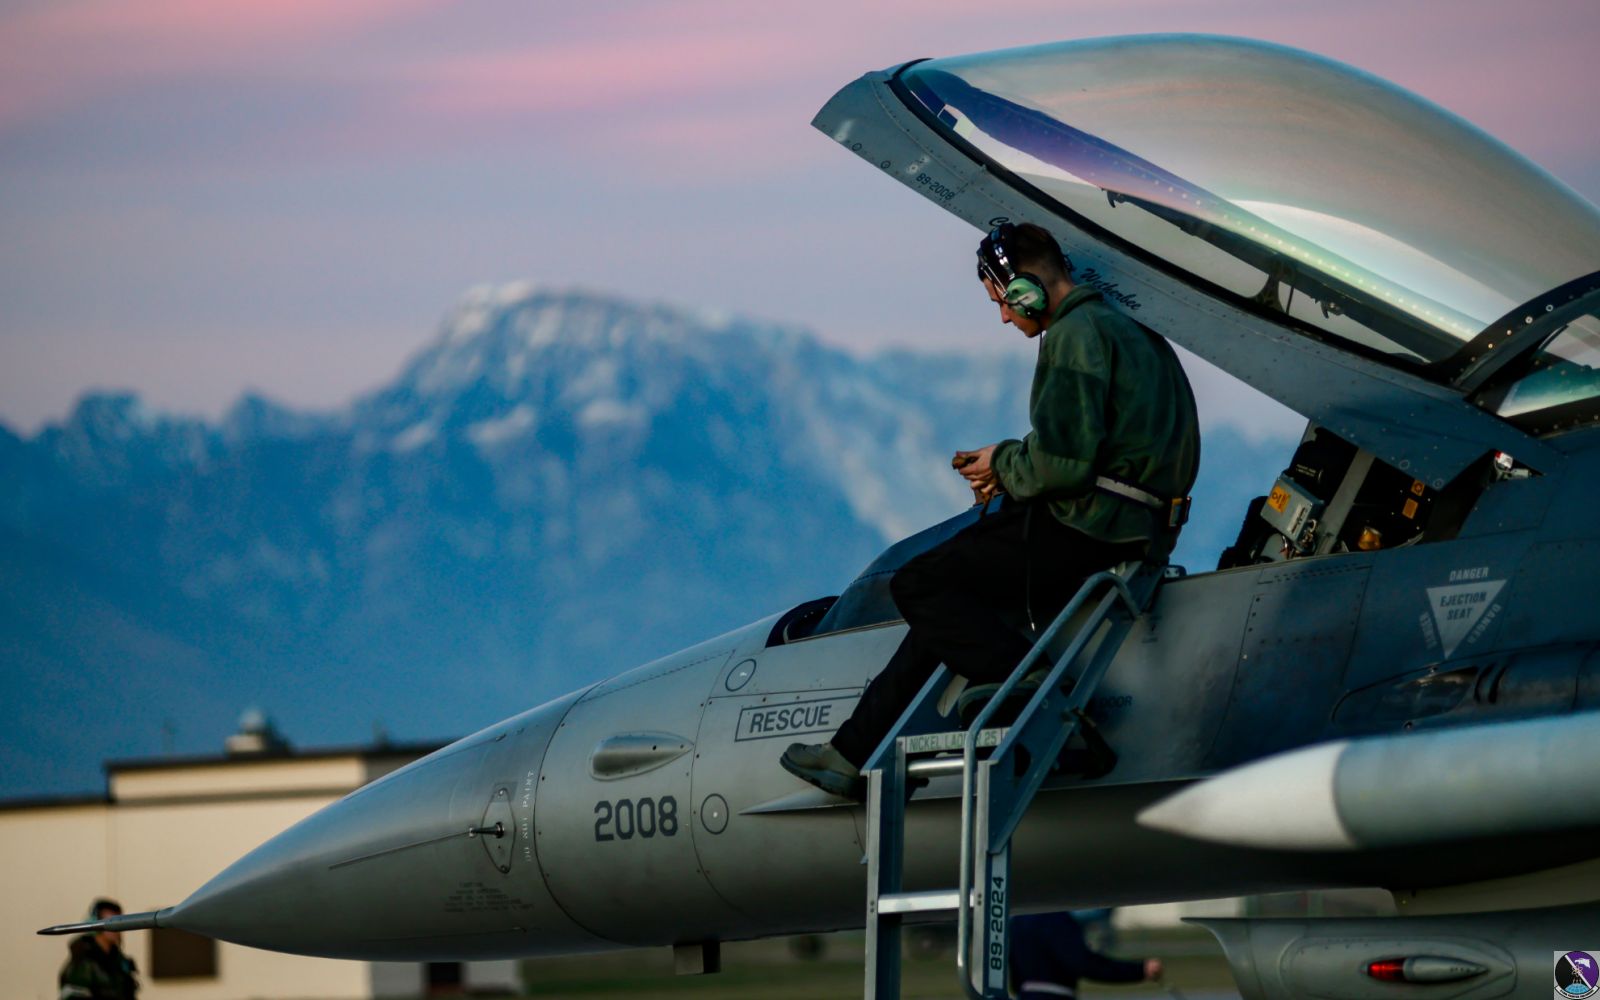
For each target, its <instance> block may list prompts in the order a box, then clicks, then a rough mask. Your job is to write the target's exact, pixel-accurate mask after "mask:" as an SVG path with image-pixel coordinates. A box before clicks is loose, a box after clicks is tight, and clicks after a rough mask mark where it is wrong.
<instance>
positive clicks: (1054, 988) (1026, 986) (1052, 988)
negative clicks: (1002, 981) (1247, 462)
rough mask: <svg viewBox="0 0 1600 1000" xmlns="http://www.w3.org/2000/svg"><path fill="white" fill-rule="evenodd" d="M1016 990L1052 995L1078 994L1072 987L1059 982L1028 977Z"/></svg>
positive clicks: (1070, 995)
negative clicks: (1048, 981)
mask: <svg viewBox="0 0 1600 1000" xmlns="http://www.w3.org/2000/svg"><path fill="white" fill-rule="evenodd" d="M1017 992H1018V993H1019V994H1020V993H1048V994H1049V995H1050V996H1053V997H1075V996H1077V995H1078V994H1077V991H1075V990H1073V988H1072V987H1070V986H1062V985H1061V984H1060V983H1047V982H1044V981H1042V980H1038V979H1030V980H1028V981H1027V982H1025V983H1023V984H1022V986H1021V988H1020V989H1018V990H1017Z"/></svg>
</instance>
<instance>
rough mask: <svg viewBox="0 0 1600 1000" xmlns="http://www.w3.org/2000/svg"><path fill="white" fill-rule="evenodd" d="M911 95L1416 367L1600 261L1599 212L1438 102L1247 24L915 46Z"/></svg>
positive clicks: (957, 130)
mask: <svg viewBox="0 0 1600 1000" xmlns="http://www.w3.org/2000/svg"><path fill="white" fill-rule="evenodd" d="M898 82H899V83H900V85H901V87H902V88H903V93H904V94H905V95H906V96H907V97H908V98H909V99H910V100H912V101H914V102H915V103H917V104H920V105H921V106H922V107H921V109H922V110H923V111H924V112H925V113H926V114H928V115H929V116H931V117H933V118H935V119H937V121H938V122H939V123H940V124H942V125H943V126H944V127H945V128H947V129H949V130H950V131H951V132H953V133H954V134H955V135H956V136H958V137H959V138H960V139H961V140H964V141H965V142H966V143H969V144H970V145H971V147H973V148H974V149H975V150H976V151H977V152H979V153H981V154H982V155H983V156H985V157H986V158H988V159H989V160H990V161H991V162H992V163H994V164H995V165H997V166H1000V167H1003V168H1005V169H1006V170H1008V171H1010V172H1011V173H1012V174H1013V175H1015V176H1016V177H1017V178H1020V179H1021V180H1022V181H1024V182H1026V183H1027V184H1028V185H1031V186H1032V187H1034V188H1036V189H1037V190H1038V191H1039V192H1042V193H1043V194H1044V195H1046V196H1048V197H1049V198H1050V199H1053V200H1054V201H1056V202H1058V203H1059V205H1060V206H1061V207H1064V208H1066V209H1068V210H1070V211H1072V212H1074V213H1076V214H1077V215H1079V216H1081V217H1083V218H1085V219H1087V220H1089V221H1090V222H1092V223H1095V224H1098V225H1099V226H1101V227H1103V228H1104V229H1105V230H1107V231H1108V232H1110V233H1111V234H1113V235H1114V236H1116V237H1120V238H1121V239H1123V240H1125V241H1127V242H1128V243H1130V244H1132V245H1133V246H1134V247H1137V248H1139V249H1141V250H1144V251H1146V252H1148V253H1150V254H1153V255H1155V256H1157V257H1159V258H1160V259H1162V260H1164V261H1167V262H1169V263H1171V264H1174V265H1176V266H1178V267H1179V268H1181V269H1183V270H1184V271H1187V272H1189V273H1190V274H1192V275H1193V276H1194V277H1197V278H1200V279H1202V280H1204V281H1205V282H1208V283H1211V284H1213V285H1216V286H1220V287H1221V288H1223V289H1226V290H1227V291H1229V292H1232V293H1234V294H1235V295H1238V296H1244V297H1248V298H1252V299H1256V300H1258V301H1263V302H1264V303H1267V304H1273V305H1275V306H1276V307H1277V308H1279V309H1282V310H1283V311H1285V312H1286V313H1287V314H1288V315H1290V316H1292V317H1293V318H1295V319H1297V320H1300V321H1302V322H1304V323H1306V324H1309V325H1311V326H1313V327H1315V328H1317V329H1319V330H1321V331H1323V332H1325V333H1327V334H1329V335H1332V336H1333V337H1336V338H1339V340H1341V341H1344V342H1348V343H1352V344H1355V345H1359V346H1360V347H1362V348H1365V349H1368V350H1370V351H1372V352H1374V353H1377V354H1379V355H1383V356H1386V357H1388V358H1390V359H1392V360H1393V361H1396V362H1400V363H1402V364H1404V365H1406V366H1407V367H1418V366H1425V365H1428V364H1430V363H1437V362H1444V361H1446V360H1447V359H1449V358H1450V357H1451V356H1452V355H1454V354H1455V353H1456V352H1457V351H1458V350H1460V349H1461V348H1462V347H1463V346H1464V345H1466V344H1467V343H1469V342H1470V341H1471V340H1472V339H1473V338H1474V337H1475V336H1476V335H1477V334H1479V333H1480V332H1481V331H1483V330H1484V329H1485V328H1486V327H1488V326H1490V325H1491V324H1492V323H1494V322H1495V321H1496V320H1498V319H1500V318H1501V317H1503V316H1505V315H1506V314H1507V313H1508V312H1510V311H1511V310H1513V309H1516V308H1518V307H1519V306H1521V305H1522V304H1523V303H1526V302H1528V301H1529V300H1532V299H1534V298H1535V297H1537V296H1539V295H1541V294H1542V293H1545V292H1547V291H1549V290H1550V289H1552V288H1555V287H1557V286H1560V285H1563V284H1566V283H1568V282H1570V281H1572V280H1573V279H1576V278H1580V277H1583V276H1586V275H1589V274H1591V273H1593V272H1595V271H1596V270H1600V213H1597V212H1596V210H1595V209H1594V207H1593V206H1591V205H1590V204H1589V203H1587V202H1586V201H1584V200H1583V199H1582V198H1580V197H1578V196H1577V195H1576V194H1574V193H1573V192H1572V191H1571V190H1569V189H1568V188H1566V187H1565V186H1563V185H1562V184H1561V183H1560V182H1558V181H1556V180H1555V179H1554V178H1553V177H1551V176H1550V175H1549V174H1547V173H1545V172H1544V171H1543V170H1541V169H1539V168H1538V167H1536V166H1534V165H1533V164H1532V163H1530V162H1528V161H1527V160H1525V159H1523V158H1522V157H1521V156H1519V155H1518V154H1517V153H1515V152H1513V151H1512V150H1511V149H1509V148H1507V147H1506V146H1504V145H1503V144H1501V143H1499V142H1497V141H1496V140H1495V139H1493V138H1491V137H1490V136H1488V135H1486V134H1484V133H1483V132H1481V131H1479V130H1478V129H1476V128H1474V127H1473V126H1471V125H1469V124H1467V123H1466V122H1464V121H1462V120H1461V119H1459V118H1457V117H1456V116H1454V115H1452V114H1450V113H1449V112H1447V111H1445V110H1444V109H1442V108H1439V107H1437V106H1436V105H1433V104H1430V103H1429V102H1427V101H1424V100H1422V99H1421V98H1419V97H1416V96H1415V95H1412V94H1409V93H1407V92H1406V91H1403V90H1401V89H1399V88H1398V87H1395V86H1393V85H1391V84H1388V83H1386V82H1384V81H1383V80H1380V79H1378V78H1376V77H1373V76H1370V75H1368V74H1365V73H1362V72H1360V71H1358V70H1355V69H1353V68H1351V67H1348V66H1344V65H1341V64H1339V63H1335V62H1332V61H1330V60H1326V59H1322V58H1320V57H1317V56H1313V55H1310V54H1308V53H1305V52H1300V51H1296V50H1293V49H1288V48H1284V47H1281V46H1276V45H1269V44H1265V43H1261V42H1252V41H1246V40H1242V39H1233V38H1216V37H1206V36H1192V35H1185V36H1177V35H1166V36H1141V37H1137V38H1111V39H1095V40H1089V41H1075V42H1061V43H1056V44H1051V45H1039V46H1033V47H1029V48H1022V49H1009V50H1005V51H1001V52H992V53H985V54H980V55H973V56H962V57H957V58H951V59H936V60H931V61H925V62H920V63H916V64H913V65H912V66H910V67H909V68H907V69H906V70H905V71H903V72H902V73H901V74H900V77H899V81H898Z"/></svg>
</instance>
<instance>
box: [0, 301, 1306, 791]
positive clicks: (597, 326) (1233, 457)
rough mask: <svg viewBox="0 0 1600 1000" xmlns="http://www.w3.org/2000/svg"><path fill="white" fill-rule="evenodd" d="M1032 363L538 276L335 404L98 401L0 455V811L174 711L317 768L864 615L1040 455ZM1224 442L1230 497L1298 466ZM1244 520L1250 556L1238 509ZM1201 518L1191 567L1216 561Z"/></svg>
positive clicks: (194, 732) (196, 744) (142, 734)
mask: <svg viewBox="0 0 1600 1000" xmlns="http://www.w3.org/2000/svg"><path fill="white" fill-rule="evenodd" d="M1032 368H1033V364H1032V358H1031V357H1025V356H1024V353H1023V352H1018V353H1016V354H1003V355H970V356H968V355H961V354H955V353H943V354H931V353H929V354H923V353H919V352H905V351H898V352H889V353H886V354H882V355H874V356H868V357H856V356H853V355H850V354H847V353H846V352H843V351H841V350H838V349H836V348H832V347H828V346H826V345H824V344H822V343H821V342H820V341H818V340H817V339H816V338H815V337H813V336H812V335H810V334H808V333H806V332H805V331H803V330H800V329H798V328H795V327H787V326H782V325H777V324H762V323H759V322H757V321H753V320H748V319H742V318H739V317H728V316H719V315H716V314H710V313H706V312H704V311H700V312H696V311H693V310H683V309H675V308H672V307H668V306H661V305H651V304H647V305H638V304H633V303H627V302H622V301H619V300H615V299H611V298H608V297H605V296H601V295H597V294H594V293H589V292H583V291H577V290H546V289H538V288H535V287H533V286H530V285H526V284H516V285H509V286H483V287H481V288H478V289H474V290H472V291H471V292H469V293H468V294H467V295H466V296H465V297H464V298H463V299H462V301H461V303H459V304H458V305H457V307H456V308H455V309H454V310H452V311H451V313H450V314H449V315H447V317H446V318H445V320H444V323H443V324H442V326H441V330H440V333H439V336H438V337H437V338H436V339H435V340H434V341H433V342H431V343H430V344H428V345H427V346H425V347H424V348H423V349H422V350H420V351H419V352H418V353H417V354H416V355H414V356H413V358H412V359H411V360H410V361H409V362H408V363H407V364H406V365H405V366H404V367H403V368H402V370H401V372H400V373H399V375H397V376H396V377H395V379H393V380H392V381H391V382H389V383H388V384H386V385H383V386H380V387H378V388H376V389H374V390H373V391H371V392H369V393H367V394H365V395H363V396H361V397H360V398H358V399H357V400H355V401H354V402H353V403H351V404H350V405H349V406H347V407H344V408H341V409H338V410H334V411H330V412H322V413H306V412H300V411H295V410H292V409H290V408H288V407H284V406H281V405H279V404H277V403H274V402H272V401H271V400H268V399H266V398H265V397H261V396H259V395H247V396H244V397H241V399H240V400H239V401H238V402H237V403H236V404H235V405H234V406H233V407H232V408H230V410H229V411H228V412H227V413H226V414H225V415H224V416H223V417H222V418H221V419H220V420H218V421H216V422H214V423H207V422H205V421H199V420H196V419H193V418H187V417H170V416H166V415H162V414H159V413H156V412H154V411H152V410H150V409H149V408H147V407H145V406H144V405H143V404H142V403H141V402H140V401H139V400H138V398H137V397H136V396H134V395H132V394H129V393H110V394H97V395H92V396H89V397H86V398H85V399H84V400H82V401H80V403H79V405H78V406H77V407H76V408H75V409H74V411H73V413H72V414H71V415H69V417H68V418H67V419H66V420H65V421H63V422H62V423H61V424H58V425H52V426H50V427H46V428H44V429H42V430H41V431H40V432H39V433H38V434H36V435H35V436H33V437H32V438H29V439H22V438H20V437H18V436H17V435H15V434H10V433H9V432H5V433H4V434H0V477H3V478H4V479H5V481H7V482H12V483H15V484H16V488H15V489H14V490H12V491H10V495H9V496H8V497H7V498H5V499H4V500H0V533H3V535H4V536H5V537H6V538H8V539H10V540H12V541H13V542H14V544H8V546H7V556H6V558H5V559H3V560H0V590H3V591H5V592H10V593H12V594H13V595H15V596H16V599H15V600H11V601H8V602H7V603H6V604H5V606H3V607H0V657H3V658H4V659H5V660H8V661H10V662H11V663H12V664H14V665H15V667H16V669H12V670H7V671H4V673H5V675H6V679H5V680H0V696H3V697H4V698H5V700H6V704H7V705H8V706H10V707H9V708H8V710H7V713H8V716H9V718H7V721H8V722H9V723H11V724H12V728H13V731H14V732H16V733H18V734H19V736H18V738H16V739H11V740H9V742H8V743H7V744H5V745H6V751H7V755H8V756H16V758H17V759H18V760H20V761H22V762H23V765H24V766H23V767H21V768H19V769H17V773H16V774H13V775H11V776H9V777H7V778H4V779H0V794H13V793H15V792H17V791H32V792H37V791H44V790H49V789H52V788H61V787H82V786H83V784H84V775H85V774H88V773H92V767H93V765H94V763H96V762H98V761H99V760H102V759H105V758H108V757H111V758H121V757H128V756H132V755H137V754H141V753H150V752H153V751H154V750H155V749H156V748H157V744H158V735H157V734H159V732H160V731H161V729H162V726H163V723H164V722H166V721H169V717H170V721H171V722H173V723H174V724H176V726H177V728H178V731H179V738H178V739H177V741H176V744H175V746H176V748H177V749H182V750H185V751H200V750H205V749H213V748H216V747H219V746H220V745H221V741H222V737H223V736H224V735H226V733H227V731H228V730H229V728H230V726H231V723H232V720H233V718H234V716H235V715H236V714H237V712H238V711H239V710H240V709H242V708H243V707H245V706H246V705H247V704H258V705H261V706H262V707H263V708H266V709H268V710H269V711H271V712H273V713H274V714H275V715H277V716H278V719H279V722H280V723H281V725H282V728H283V729H284V730H285V731H287V732H288V733H289V734H290V736H291V737H295V738H297V739H300V740H309V741H312V742H318V743H328V742H337V741H339V740H350V739H351V738H352V734H355V735H356V738H359V735H360V734H362V733H365V732H366V731H367V729H368V727H369V724H372V723H375V722H381V723H382V725H383V727H384V728H385V729H386V730H388V731H392V732H395V733H397V734H401V735H402V736H404V737H406V738H410V737H413V736H416V737H433V736H437V735H439V734H440V733H441V732H444V733H448V732H460V731H466V730H470V729H471V728H474V726H476V725H482V724H488V723H490V722H493V721H494V720H495V719H497V718H500V717H503V716H505V715H507V714H510V713H511V712H512V711H515V710H518V709H520V708H523V707H526V706H527V705H529V704H532V703H535V702H536V701H538V700H542V698H544V697H549V696H554V695H557V694H560V693H562V692H564V691H566V690H569V689H571V688H573V687H576V686H579V685H580V684H581V683H586V682H588V681H592V680H598V679H600V678H601V677H604V676H609V675H611V674H614V673H616V672H618V671H620V670H623V669H626V668H627V667H630V666H632V665H634V664H636V663H639V662H644V661H645V660H647V659H650V658H653V657H655V656H659V655H662V654H665V653H668V652H670V651H672V650H673V649H676V648H680V647H682V646H685V645H688V644H690V643H692V642H694V641H697V640H699V639H701V638H703V637H705V636H706V635H712V634H716V633H718V632H721V631H725V630H726V629H728V628H733V627H737V626H739V625H741V624H744V623H745V622H747V621H750V620H754V619H756V618H759V617H761V616H763V615H766V614H771V613H776V612H779V611H782V610H784V609H786V608H787V607H789V606H792V605H793V604H795V603H798V602H799V601H801V600H805V599H809V598H812V597H816V596H819V595H821V594H825V593H837V592H838V591H839V590H840V589H841V588H842V587H843V586H844V585H845V584H846V583H847V582H848V581H849V579H850V578H851V577H852V576H853V575H854V573H855V572H856V571H858V570H859V569H860V568H861V567H862V566H864V565H865V564H866V563H867V562H868V561H869V560H870V559H871V558H872V557H873V556H874V555H876V553H877V552H878V551H879V550H881V549H882V548H883V547H885V546H886V545H887V544H889V543H890V542H893V541H895V540H897V539H899V538H900V537H903V536H904V535H906V534H910V533H911V532H913V531H915V530H918V529H920V528H922V527H925V526H927V525H928V524H931V523H934V522H936V521H938V520H942V519H943V518H945V517H948V516H950V515H951V514H954V513H956V512H957V511H959V510H961V509H962V508H963V507H964V506H965V504H966V503H967V502H968V498H967V495H966V491H965V489H964V488H963V487H962V485H961V481H960V479H959V477H956V476H955V475H953V474H952V473H951V472H950V470H949V466H948V455H949V454H950V452H951V451H953V450H954V449H955V448H957V447H971V446H976V445H980V444H983V443H987V442H988V441H993V440H997V439H999V438H1001V437H1006V436H1012V435H1014V434H1015V433H1017V431H1018V429H1019V427H1020V426H1021V425H1023V424H1024V422H1025V419H1026V417H1025V400H1026V399H1027V395H1028V387H1029V384H1030V382H1031V377H1032ZM1206 448H1207V455H1206V458H1207V459H1210V460H1212V461H1211V467H1212V468H1213V469H1216V470H1220V471H1223V472H1231V471H1232V470H1236V469H1240V470H1242V469H1247V468H1250V467H1251V466H1252V464H1255V465H1260V464H1261V463H1262V461H1264V456H1266V455H1267V454H1268V453H1269V452H1270V454H1271V455H1272V456H1273V461H1275V462H1278V463H1281V461H1282V456H1283V455H1284V454H1285V453H1286V449H1284V448H1283V447H1282V446H1278V445H1274V446H1271V447H1270V448H1269V447H1263V446H1257V445H1252V444H1250V443H1249V442H1247V441H1245V440H1244V439H1242V438H1240V437H1239V436H1238V435H1230V434H1229V433H1228V432H1226V431H1224V432H1223V433H1221V434H1220V435H1219V434H1218V433H1215V432H1213V433H1210V434H1208V437H1207V442H1206ZM1273 471H1275V469H1267V470H1266V471H1264V472H1262V473H1260V474H1259V475H1258V476H1256V477H1255V479H1260V478H1261V477H1263V476H1264V477H1266V479H1267V481H1270V476H1271V474H1272V472H1273ZM1205 475H1207V467H1206V466H1205V465H1203V467H1202V476H1205ZM1223 478H1224V479H1228V480H1231V479H1233V478H1234V477H1233V476H1224V477H1223ZM1255 479H1250V478H1249V477H1246V481H1247V482H1248V486H1249V487H1251V488H1258V484H1257V482H1256V481H1255ZM1220 481H1221V480H1219V482H1220ZM1227 489H1231V490H1233V492H1234V493H1237V492H1238V489H1239V487H1237V486H1233V485H1228V486H1227ZM1200 495H1202V494H1201V493H1200V491H1199V490H1197V496H1200ZM1245 495H1246V496H1248V495H1250V494H1248V493H1247V494H1245ZM1230 496H1231V494H1230ZM1223 506H1226V507H1227V509H1226V511H1225V513H1222V514H1221V515H1220V517H1221V522H1226V526H1225V527H1226V530H1225V532H1224V533H1225V534H1226V535H1227V536H1228V538H1227V539H1224V543H1225V541H1226V540H1228V539H1231V535H1232V528H1233V526H1234V525H1235V524H1236V523H1237V518H1238V516H1239V515H1238V511H1239V510H1240V509H1242V500H1241V501H1239V506H1232V501H1224V503H1223ZM1205 520H1206V518H1205V517H1204V516H1202V517H1199V518H1197V523H1196V524H1194V525H1192V526H1191V528H1190V529H1189V531H1188V532H1187V533H1186V541H1187V540H1188V539H1189V538H1191V537H1192V538H1196V539H1197V542H1196V544H1197V545H1199V546H1205V547H1210V555H1211V558H1213V559H1214V557H1215V552H1216V551H1217V549H1219V548H1220V543H1217V542H1215V540H1214V539H1212V538H1211V537H1210V536H1212V535H1216V534H1218V532H1219V531H1221V530H1222V529H1217V528H1215V527H1214V526H1212V525H1210V524H1209V523H1201V522H1204V521H1205ZM1219 523H1220V522H1219ZM1202 536H1204V537H1203V538H1202ZM1212 546H1214V547H1212ZM1181 552H1182V550H1180V553H1181ZM357 706H359V707H357ZM20 716H26V718H25V719H24V718H20ZM85 716H87V717H88V718H90V719H91V720H93V722H92V724H91V725H90V726H88V728H87V730H86V729H85V727H84V725H83V723H82V719H83V717H85ZM363 716H364V717H363ZM63 733H72V734H73V738H71V739H68V738H67V737H65V736H63V735H62V734H63ZM25 734H32V736H31V737H30V738H31V740H32V742H29V740H28V739H24V738H22V737H23V735H25ZM18 775H20V777H19V776H18Z"/></svg>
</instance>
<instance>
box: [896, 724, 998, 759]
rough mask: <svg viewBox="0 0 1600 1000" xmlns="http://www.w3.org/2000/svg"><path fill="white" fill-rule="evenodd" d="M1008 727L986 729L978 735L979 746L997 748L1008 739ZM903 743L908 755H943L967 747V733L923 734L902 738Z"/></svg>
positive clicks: (961, 730)
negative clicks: (942, 753) (1002, 741)
mask: <svg viewBox="0 0 1600 1000" xmlns="http://www.w3.org/2000/svg"><path fill="white" fill-rule="evenodd" d="M1007 731H1008V727H1004V726H1002V727H1000V728H998V729H985V730H984V731H983V732H981V733H979V734H978V746H979V747H980V748H981V747H997V746H999V745H1000V741H1001V740H1003V739H1005V738H1006V733H1007ZM900 741H901V743H903V744H904V745H905V748H906V754H907V755H908V756H909V755H911V754H919V753H941V752H945V751H950V750H960V749H961V748H962V747H965V746H966V745H967V731H966V730H965V729H957V730H955V731H954V732H949V733H921V734H919V735H917V736H902V737H900Z"/></svg>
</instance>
